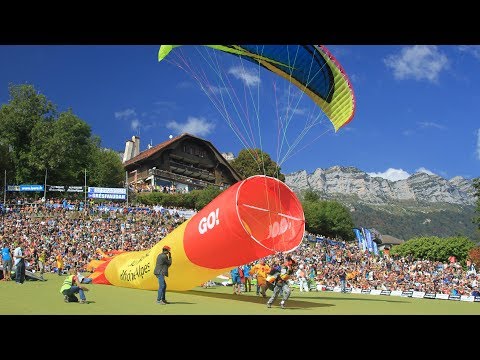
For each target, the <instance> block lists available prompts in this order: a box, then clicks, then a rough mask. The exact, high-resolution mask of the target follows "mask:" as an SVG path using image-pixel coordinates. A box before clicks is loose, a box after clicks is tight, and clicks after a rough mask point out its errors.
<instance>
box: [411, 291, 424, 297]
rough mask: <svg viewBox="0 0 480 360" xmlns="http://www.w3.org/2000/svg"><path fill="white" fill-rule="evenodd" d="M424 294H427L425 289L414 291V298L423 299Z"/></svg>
mask: <svg viewBox="0 0 480 360" xmlns="http://www.w3.org/2000/svg"><path fill="white" fill-rule="evenodd" d="M424 296H425V291H414V292H413V293H412V298H416V299H423V297H424Z"/></svg>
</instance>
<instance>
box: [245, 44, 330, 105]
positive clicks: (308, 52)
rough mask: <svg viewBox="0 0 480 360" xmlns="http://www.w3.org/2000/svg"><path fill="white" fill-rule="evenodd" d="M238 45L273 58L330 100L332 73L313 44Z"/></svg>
mask: <svg viewBox="0 0 480 360" xmlns="http://www.w3.org/2000/svg"><path fill="white" fill-rule="evenodd" d="M240 47H242V48H244V49H245V50H247V51H249V52H251V53H253V54H256V55H260V56H263V57H267V58H269V59H272V60H275V61H276V62H277V64H275V66H276V67H278V68H279V69H281V70H282V71H284V72H285V73H287V74H289V75H290V76H292V77H293V78H294V79H296V80H297V81H298V82H300V83H301V84H304V85H305V86H306V87H307V88H308V89H309V90H310V91H312V92H313V93H314V94H315V95H317V96H319V97H321V98H322V99H323V100H324V101H325V102H327V103H330V102H331V100H332V96H333V93H334V77H333V73H332V71H331V69H330V66H328V64H327V63H326V61H325V59H324V58H323V56H322V55H321V53H320V52H319V50H318V49H317V48H315V46H313V45H302V46H299V45H282V46H278V45H240ZM242 58H244V59H246V60H250V61H252V62H255V63H256V61H255V60H253V59H252V58H249V57H243V56H242ZM278 63H281V64H285V65H279V64H278Z"/></svg>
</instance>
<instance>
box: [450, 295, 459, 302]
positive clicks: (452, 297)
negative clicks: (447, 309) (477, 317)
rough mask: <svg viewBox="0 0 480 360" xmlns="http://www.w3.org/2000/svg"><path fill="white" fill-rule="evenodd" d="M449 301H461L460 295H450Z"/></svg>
mask: <svg viewBox="0 0 480 360" xmlns="http://www.w3.org/2000/svg"><path fill="white" fill-rule="evenodd" d="M448 300H454V301H460V295H448Z"/></svg>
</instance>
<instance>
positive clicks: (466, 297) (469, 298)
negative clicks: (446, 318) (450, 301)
mask: <svg viewBox="0 0 480 360" xmlns="http://www.w3.org/2000/svg"><path fill="white" fill-rule="evenodd" d="M474 300H475V296H471V295H462V296H460V301H468V302H473V301H474Z"/></svg>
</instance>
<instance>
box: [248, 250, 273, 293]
mask: <svg viewBox="0 0 480 360" xmlns="http://www.w3.org/2000/svg"><path fill="white" fill-rule="evenodd" d="M269 272H270V266H268V265H267V264H266V263H265V259H261V260H260V262H259V263H257V264H255V265H254V266H252V268H251V269H250V271H249V273H250V275H253V276H254V277H256V278H257V295H260V293H261V294H262V296H263V297H267V293H266V291H267V280H266V278H267V275H268V273H269Z"/></svg>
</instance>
